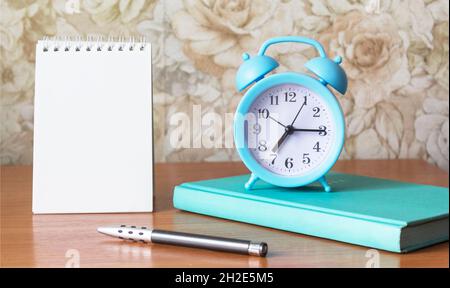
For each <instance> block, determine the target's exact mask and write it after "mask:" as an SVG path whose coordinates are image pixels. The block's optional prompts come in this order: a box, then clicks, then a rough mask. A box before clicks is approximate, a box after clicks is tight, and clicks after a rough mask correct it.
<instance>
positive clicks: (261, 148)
mask: <svg viewBox="0 0 450 288" xmlns="http://www.w3.org/2000/svg"><path fill="white" fill-rule="evenodd" d="M258 150H259V151H261V152H265V151H267V142H266V141H264V140H261V141H259V146H258Z"/></svg>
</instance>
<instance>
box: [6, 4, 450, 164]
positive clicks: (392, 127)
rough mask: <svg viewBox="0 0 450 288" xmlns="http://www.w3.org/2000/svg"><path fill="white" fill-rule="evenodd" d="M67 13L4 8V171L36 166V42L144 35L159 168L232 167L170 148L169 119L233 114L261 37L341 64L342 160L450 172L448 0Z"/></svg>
mask: <svg viewBox="0 0 450 288" xmlns="http://www.w3.org/2000/svg"><path fill="white" fill-rule="evenodd" d="M65 4H66V1H65V0H53V1H50V0H43V1H36V2H34V1H12V0H7V1H2V2H1V4H0V5H1V17H0V40H1V41H0V57H1V65H0V67H1V70H0V76H1V77H0V89H1V102H0V104H1V115H0V121H1V122H0V136H1V137H0V161H1V164H30V163H31V161H32V134H33V133H32V132H33V93H34V47H35V43H36V41H37V40H38V39H40V38H41V37H43V36H63V35H67V34H70V35H78V36H87V35H92V34H97V35H103V36H105V37H107V36H140V35H142V36H146V37H147V38H148V39H149V40H150V41H151V42H152V43H153V45H154V50H153V58H154V73H155V77H154V80H155V82H154V114H155V117H154V121H155V125H154V127H155V135H156V137H155V141H156V143H155V149H156V153H155V155H158V157H157V159H156V160H157V161H158V162H177V161H236V160H239V158H238V157H237V155H236V153H235V151H234V150H233V149H206V148H201V149H185V148H181V149H177V148H173V147H170V145H168V141H169V140H168V139H169V135H170V133H171V131H172V129H173V127H171V125H170V117H171V115H173V114H175V113H177V112H183V113H186V114H187V115H191V114H192V109H193V106H194V105H199V106H201V107H202V113H203V114H206V113H208V112H215V113H218V114H220V115H223V114H224V113H227V112H229V113H233V112H234V109H235V108H236V106H237V104H238V102H239V100H240V97H242V95H241V94H239V93H237V92H236V91H235V88H234V75H235V72H236V69H237V67H238V66H239V64H240V63H241V54H242V53H243V52H249V53H251V54H252V53H256V51H257V49H258V47H259V45H260V44H261V42H262V41H263V40H264V39H266V38H270V37H274V36H279V35H303V36H307V37H313V38H316V39H318V40H320V41H321V42H322V43H323V44H324V46H325V48H326V50H327V52H328V53H329V54H330V56H335V55H341V56H343V58H344V62H343V63H344V64H343V65H344V67H345V69H346V71H347V73H348V76H349V93H348V94H347V95H345V96H338V98H339V100H340V102H341V104H342V107H343V110H344V113H345V115H346V122H347V139H346V145H345V149H344V152H343V154H342V156H341V158H345V159H353V158H359V159H367V158H385V159H393V158H420V159H426V160H427V161H429V162H430V163H434V164H436V165H438V166H439V167H440V168H442V169H444V170H447V171H448V168H449V142H448V136H449V135H448V134H449V132H448V129H449V108H448V106H449V104H448V101H449V99H448V94H449V81H448V79H449V72H448V71H449V57H448V55H449V45H448V44H449V40H448V39H449V38H448V31H449V29H448V27H449V2H448V0H426V1H425V0H415V1H406V0H401V1H393V0H384V1H381V0H380V1H379V0H315V1H310V0H256V1H248V0H237V1H226V0H209V1H203V0H174V1H162V0H151V1H144V0H138V1H130V0H108V1H98V0H79V4H80V5H79V9H80V11H79V13H73V11H72V12H71V13H69V11H66V10H65V8H64V7H65ZM269 53H270V54H271V55H272V56H275V57H277V58H278V59H279V61H280V68H279V69H278V71H287V70H291V71H292V70H293V71H299V72H301V71H304V68H303V64H304V63H305V61H306V60H307V59H308V58H310V57H312V56H314V55H315V52H314V51H313V50H312V49H309V48H308V47H303V46H299V45H280V46H279V47H277V48H275V47H274V48H271V49H270V51H269ZM224 133H225V134H226V135H228V136H229V135H231V134H232V131H231V129H228V130H226V131H224ZM201 136H202V135H191V137H192V138H196V137H201Z"/></svg>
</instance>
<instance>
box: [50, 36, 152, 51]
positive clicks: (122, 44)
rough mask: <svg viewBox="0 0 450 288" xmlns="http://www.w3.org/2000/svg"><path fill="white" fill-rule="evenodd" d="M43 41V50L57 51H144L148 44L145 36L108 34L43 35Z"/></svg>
mask: <svg viewBox="0 0 450 288" xmlns="http://www.w3.org/2000/svg"><path fill="white" fill-rule="evenodd" d="M41 41H42V42H43V45H42V47H43V51H44V52H49V51H52V52H58V51H64V52H68V51H75V52H79V51H87V52H90V51H93V52H94V51H98V52H100V51H144V49H145V46H146V45H147V44H148V41H147V39H146V37H144V36H141V37H139V38H138V39H136V38H135V37H124V36H120V37H114V36H111V35H110V36H108V37H107V38H106V39H105V37H104V36H102V35H88V36H86V37H82V36H54V37H48V36H44V37H43V39H42V40H41Z"/></svg>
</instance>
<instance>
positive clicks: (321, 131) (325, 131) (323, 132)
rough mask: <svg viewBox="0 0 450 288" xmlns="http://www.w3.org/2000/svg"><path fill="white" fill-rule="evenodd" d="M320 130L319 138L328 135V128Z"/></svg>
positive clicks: (322, 127)
mask: <svg viewBox="0 0 450 288" xmlns="http://www.w3.org/2000/svg"><path fill="white" fill-rule="evenodd" d="M319 130H320V132H319V136H326V135H327V134H328V133H327V127H326V126H319Z"/></svg>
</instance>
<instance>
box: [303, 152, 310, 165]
mask: <svg viewBox="0 0 450 288" xmlns="http://www.w3.org/2000/svg"><path fill="white" fill-rule="evenodd" d="M308 156H309V153H303V164H309V163H311V158H309V157H308Z"/></svg>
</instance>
